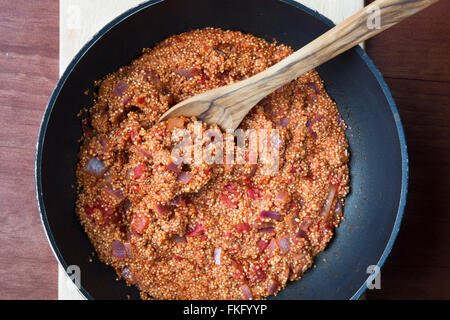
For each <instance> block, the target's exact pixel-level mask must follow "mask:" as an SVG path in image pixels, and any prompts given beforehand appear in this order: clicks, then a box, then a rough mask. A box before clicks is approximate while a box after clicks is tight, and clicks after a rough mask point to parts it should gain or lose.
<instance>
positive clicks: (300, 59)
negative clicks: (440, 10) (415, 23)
mask: <svg viewBox="0 0 450 320" xmlns="http://www.w3.org/2000/svg"><path fill="white" fill-rule="evenodd" d="M437 1H438V0H377V1H374V2H373V3H371V4H370V5H368V6H366V7H365V8H363V9H362V10H360V11H359V12H357V13H356V14H354V15H353V16H351V17H349V18H348V19H346V20H345V21H343V22H342V23H340V24H338V25H337V26H335V27H334V28H332V29H331V30H329V31H328V32H326V33H325V34H323V35H322V36H320V37H319V38H317V39H315V40H314V41H312V42H310V43H309V44H307V45H306V46H304V47H303V48H301V49H299V50H298V51H296V52H294V53H293V54H292V55H290V56H288V57H286V58H285V59H283V60H282V61H280V62H278V63H277V64H275V65H273V66H271V67H270V68H268V69H266V70H264V71H262V72H260V73H258V74H256V75H254V76H252V77H250V78H248V79H245V80H243V81H239V82H235V83H233V84H230V85H227V86H224V87H220V88H216V89H213V90H210V91H206V92H204V93H201V94H199V95H196V96H193V97H191V98H189V99H186V100H184V101H182V102H180V103H178V104H177V105H175V106H174V107H172V108H171V109H170V110H168V111H167V112H166V113H165V114H164V115H163V116H162V117H161V119H160V121H164V120H167V119H170V118H175V117H180V116H185V117H192V116H196V117H197V118H198V119H199V120H202V121H204V122H206V123H208V124H214V123H216V124H218V125H219V126H220V127H221V128H222V129H223V130H227V129H231V130H235V129H236V128H237V127H238V126H239V124H240V123H241V121H242V120H243V119H244V117H245V116H246V114H247V113H248V112H249V111H250V110H251V109H252V108H253V107H254V106H255V105H256V104H257V103H258V102H259V101H261V100H262V99H263V98H264V97H265V96H267V95H269V94H270V93H272V92H274V91H275V90H276V89H278V88H280V87H281V86H283V85H285V84H287V83H289V82H290V81H292V80H294V79H295V78H297V77H299V76H300V75H302V74H304V73H305V72H308V71H309V70H311V69H313V68H315V67H317V66H319V65H321V64H322V63H324V62H327V61H328V60H330V59H332V58H334V57H336V56H337V55H339V54H340V53H342V52H344V51H346V50H348V49H350V48H352V47H354V46H356V45H358V44H359V43H361V42H363V41H365V40H367V39H369V38H371V37H373V36H375V35H376V34H378V33H380V32H382V31H384V30H386V29H388V28H390V27H392V26H393V25H395V24H397V23H398V22H400V21H402V20H403V19H405V18H406V17H409V16H411V15H413V14H415V13H416V12H418V11H420V10H422V9H424V8H426V7H428V6H430V5H431V4H433V3H435V2H437ZM377 14H378V17H379V18H378V19H377V18H376V16H375V15H377ZM377 21H379V25H378V28H376V22H377ZM374 23H375V24H374Z"/></svg>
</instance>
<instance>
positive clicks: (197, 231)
mask: <svg viewBox="0 0 450 320" xmlns="http://www.w3.org/2000/svg"><path fill="white" fill-rule="evenodd" d="M204 231H205V226H204V225H202V224H200V223H199V224H197V225H196V226H195V227H194V229H192V230H191V231H189V232H188V233H187V234H186V236H188V237H196V236H199V235H201V234H202V233H203V232H204Z"/></svg>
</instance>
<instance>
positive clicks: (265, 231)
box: [258, 227, 275, 233]
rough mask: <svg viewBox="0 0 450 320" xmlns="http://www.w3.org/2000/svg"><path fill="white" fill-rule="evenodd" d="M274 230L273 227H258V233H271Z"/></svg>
mask: <svg viewBox="0 0 450 320" xmlns="http://www.w3.org/2000/svg"><path fill="white" fill-rule="evenodd" d="M274 231H275V228H274V227H265V228H260V229H258V232H260V233H272V232H274Z"/></svg>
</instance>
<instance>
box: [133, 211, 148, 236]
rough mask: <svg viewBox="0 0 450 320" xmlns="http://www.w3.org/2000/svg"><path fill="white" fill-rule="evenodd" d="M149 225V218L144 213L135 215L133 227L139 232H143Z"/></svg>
mask: <svg viewBox="0 0 450 320" xmlns="http://www.w3.org/2000/svg"><path fill="white" fill-rule="evenodd" d="M147 226H148V218H147V217H146V216H142V215H135V216H134V218H133V222H132V223H131V229H133V230H134V231H136V232H138V233H142V232H144V231H145V229H146V228H147Z"/></svg>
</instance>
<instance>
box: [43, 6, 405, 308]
mask: <svg viewBox="0 0 450 320" xmlns="http://www.w3.org/2000/svg"><path fill="white" fill-rule="evenodd" d="M164 1H167V0H150V1H147V2H145V3H142V4H139V5H137V6H135V7H133V8H131V9H129V10H127V11H125V12H124V13H122V14H121V15H119V16H118V17H116V18H114V19H113V20H112V21H111V22H109V23H108V24H106V25H105V26H104V27H103V28H102V29H101V30H100V31H99V32H97V33H96V34H95V35H94V36H93V37H92V38H91V39H90V40H89V41H88V42H87V43H86V44H85V45H84V46H83V47H82V48H81V49H80V51H79V52H78V53H77V54H76V55H75V57H74V58H73V59H72V60H71V62H70V63H69V65H68V66H67V68H66V69H65V71H64V73H63V74H62V75H61V77H60V79H59V80H58V82H57V84H56V86H55V88H54V89H53V91H52V93H51V95H50V99H49V101H48V103H47V106H46V108H45V111H44V115H43V117H42V120H41V124H40V128H39V134H38V139H37V143H36V153H35V192H36V200H37V204H38V210H39V214H40V218H41V223H42V226H43V228H44V230H45V235H46V237H47V241H48V242H49V244H50V247H51V249H52V252H53V254H54V256H55V257H56V260H57V261H58V264H59V265H60V266H61V267H63V269H64V272H65V274H66V276H69V274H68V273H67V267H68V265H67V263H66V261H65V260H64V258H63V256H62V254H61V252H60V250H59V248H58V245H57V244H56V241H55V239H54V237H53V235H52V232H51V228H50V224H49V221H48V219H47V213H46V210H45V205H44V199H43V190H42V176H41V166H42V153H43V145H44V141H45V134H46V131H47V125H48V122H49V119H50V116H51V114H52V111H53V107H54V106H55V103H56V100H57V98H58V96H59V94H60V92H61V90H62V88H63V87H64V85H65V83H66V81H67V79H68V77H69V76H70V74H71V73H72V71H73V70H74V69H75V67H76V66H77V65H78V63H79V62H80V61H81V59H82V58H83V57H84V55H85V54H86V53H87V52H88V51H89V50H90V49H91V47H92V46H93V45H94V44H95V43H96V42H97V41H98V40H99V39H100V38H102V37H103V36H104V35H105V34H106V33H108V32H109V31H110V30H111V29H113V28H114V27H116V26H117V25H119V24H120V23H121V22H123V21H124V20H126V19H128V18H129V17H130V16H132V15H134V14H136V13H138V12H140V11H142V10H144V9H147V8H148V7H151V6H153V5H155V4H157V3H160V2H164ZM279 1H280V2H283V3H285V4H288V5H291V6H293V7H295V8H297V9H299V10H302V11H304V12H306V13H308V14H309V15H311V16H313V17H315V18H317V19H319V20H320V21H322V22H324V23H325V24H326V25H327V26H329V27H330V28H331V27H333V26H335V24H334V23H333V22H332V21H331V20H330V19H328V18H326V17H325V16H323V15H321V14H320V13H318V12H316V11H314V10H311V9H310V8H308V7H306V6H304V5H302V4H300V3H298V2H296V1H294V0H279ZM351 50H355V51H356V53H357V54H358V55H359V56H360V57H361V59H362V60H363V62H364V63H366V65H367V66H368V68H369V70H370V71H371V72H372V73H373V75H374V76H375V79H376V80H377V82H378V84H379V86H380V88H381V90H382V92H383V94H384V96H385V97H386V100H387V102H388V104H389V107H390V110H391V112H392V115H393V118H394V121H395V126H396V129H397V134H398V138H399V144H400V153H401V158H402V159H401V166H402V179H401V180H402V182H401V191H400V199H399V203H398V209H397V214H396V219H395V222H394V225H393V228H392V232H391V235H390V237H389V240H388V241H387V243H386V246H385V248H384V250H383V253H382V255H381V257H380V259H379V260H378V262H377V264H376V265H377V266H378V267H379V268H380V269H381V268H382V266H383V265H384V263H385V261H386V259H387V257H388V256H389V254H390V252H391V250H392V248H393V246H394V243H395V240H396V238H397V235H398V232H399V230H400V226H401V222H402V219H403V215H404V210H405V206H406V199H407V193H408V180H409V165H408V164H409V160H408V152H407V144H406V138H405V133H404V130H403V125H402V122H401V119H400V115H399V111H398V108H397V105H396V103H395V101H394V98H393V96H392V94H391V92H390V90H389V87H388V85H387V84H386V82H385V80H384V78H383V76H382V74H381V72H380V71H379V70H378V68H377V67H376V66H375V64H374V62H373V61H372V59H371V58H370V57H369V56H368V55H367V54H366V52H365V51H364V50H363V49H362V48H361V47H359V46H356V47H355V48H353V49H351ZM370 277H371V275H369V276H368V277H367V280H369V279H370ZM367 280H366V281H364V282H363V283H362V285H361V286H360V287H359V289H358V290H357V291H356V292H355V293H354V294H353V296H351V297H350V298H349V299H350V300H358V299H359V298H360V297H361V295H362V294H363V293H364V292H365V291H366V289H367V284H366V283H367ZM77 289H78V291H79V293H80V294H81V295H82V296H83V297H84V298H85V299H88V300H94V298H93V297H92V296H91V295H90V294H89V293H88V292H87V290H86V289H84V287H83V286H80V287H79V288H77Z"/></svg>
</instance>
